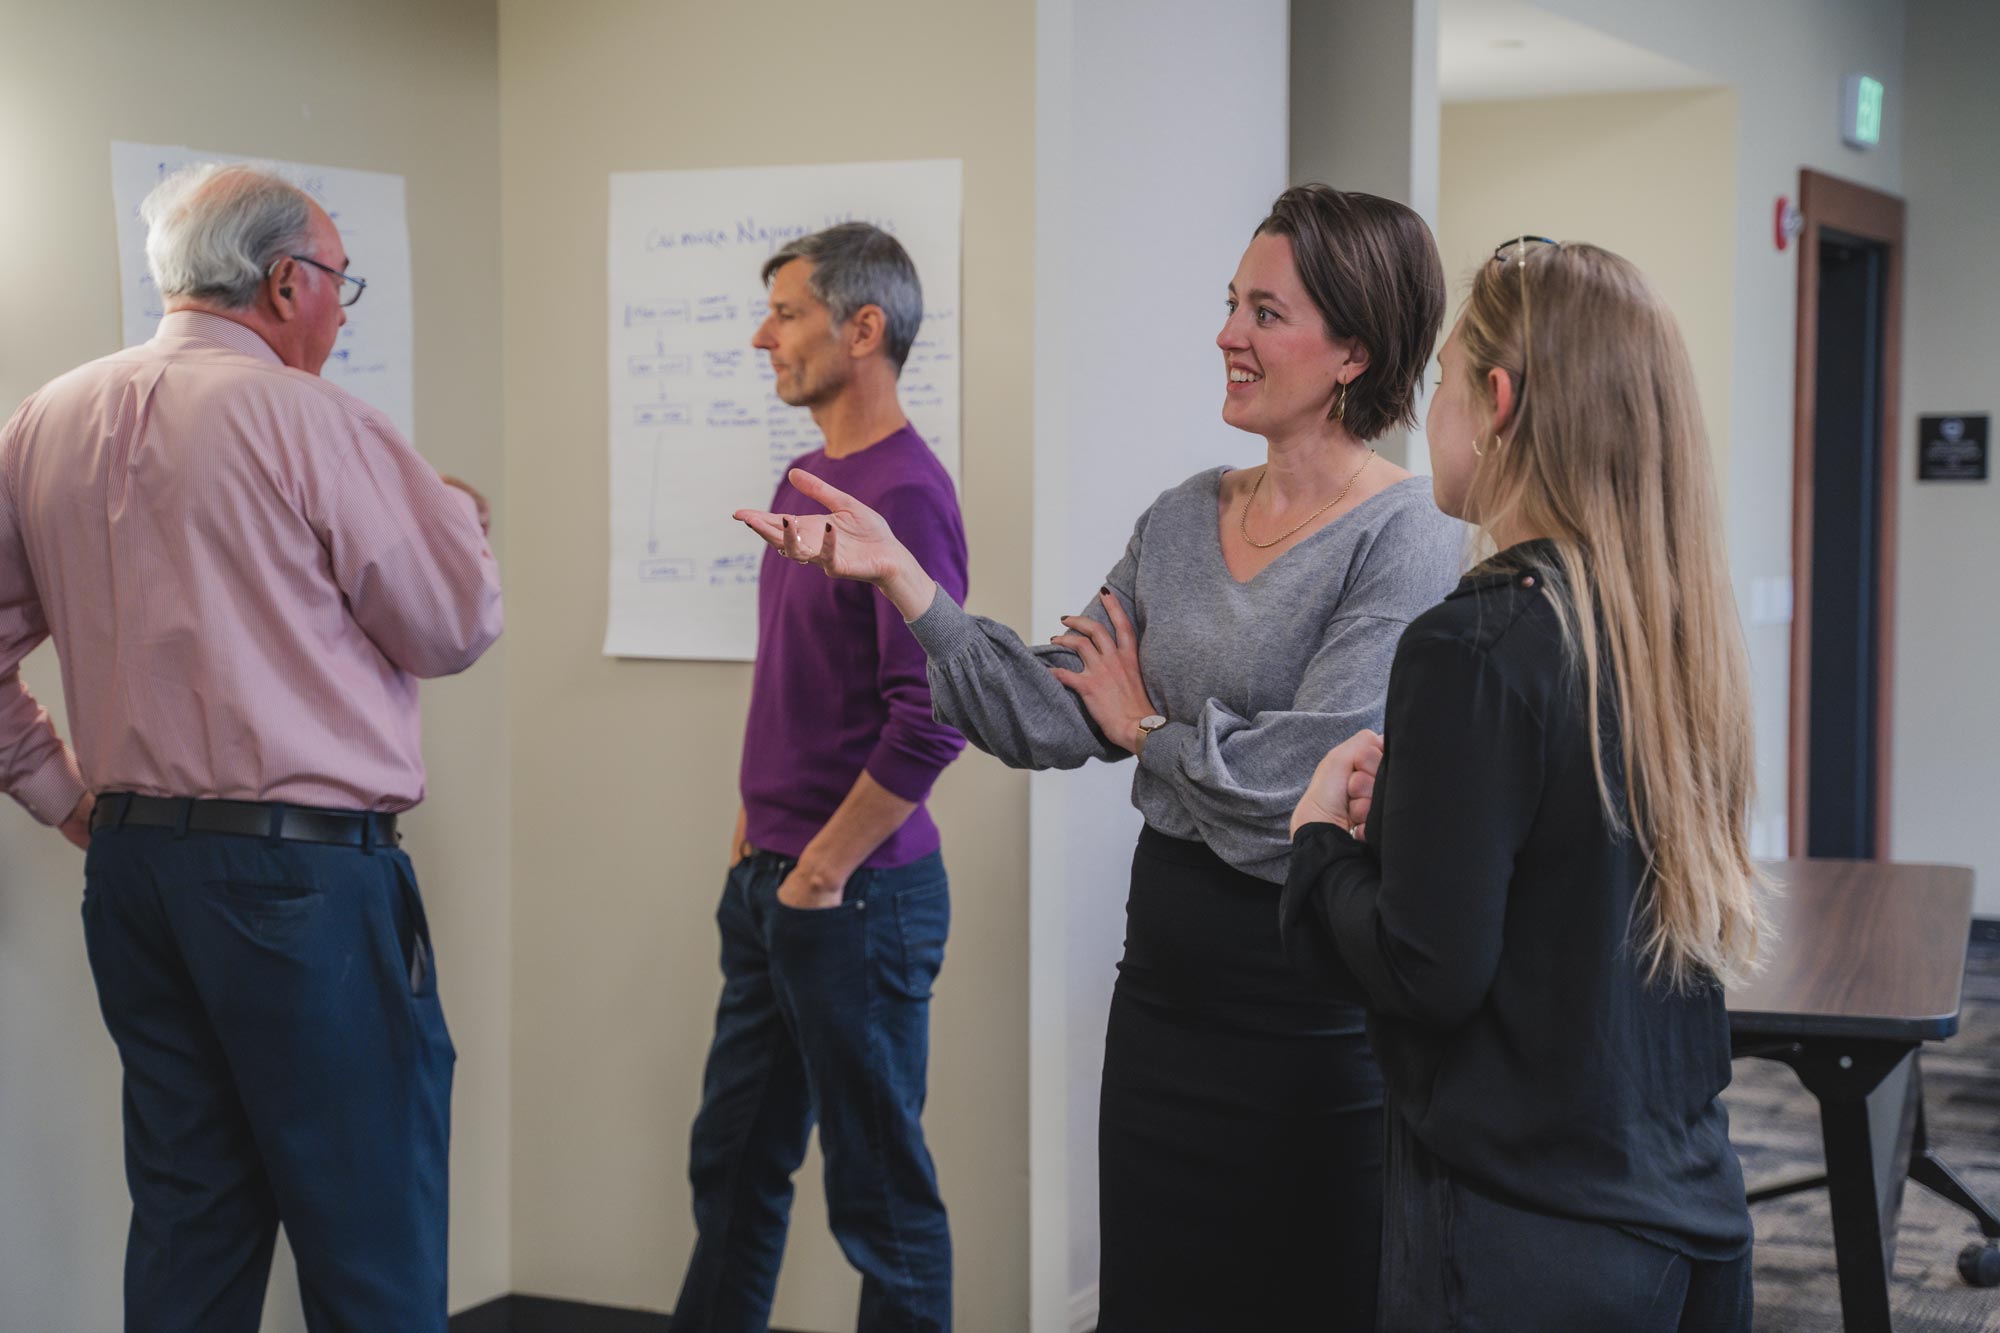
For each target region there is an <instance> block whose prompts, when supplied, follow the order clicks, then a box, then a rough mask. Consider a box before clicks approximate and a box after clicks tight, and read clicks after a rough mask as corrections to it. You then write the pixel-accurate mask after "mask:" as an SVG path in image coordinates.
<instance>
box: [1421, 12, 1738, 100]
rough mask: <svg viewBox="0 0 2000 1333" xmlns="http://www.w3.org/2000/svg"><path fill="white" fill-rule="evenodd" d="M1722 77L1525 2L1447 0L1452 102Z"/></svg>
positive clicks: (1691, 84)
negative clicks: (1706, 72)
mask: <svg viewBox="0 0 2000 1333" xmlns="http://www.w3.org/2000/svg"><path fill="white" fill-rule="evenodd" d="M1720 82H1721V80H1719V79H1716V78H1714V77H1712V76H1710V75H1707V74H1703V73H1701V72H1700V71H1699V70H1695V69H1691V68H1689V67H1688V66H1686V65H1683V64H1680V63H1679V62H1677V61H1673V60H1669V59H1667V58H1666V57H1665V56H1659V55H1654V54H1653V53H1652V52H1651V51H1647V50H1643V49H1642V48H1640V47H1637V46H1633V45H1632V44H1631V43H1629V42H1623V41H1620V40H1619V39H1617V38H1616V37H1611V36H1607V35H1606V34H1604V33H1601V32H1599V31H1597V30H1596V29H1595V28H1590V27H1586V26H1584V25H1583V24H1581V23H1575V22H1572V21H1571V20H1569V19H1565V18H1558V17H1557V16H1556V15H1554V14H1551V13H1548V12H1547V11H1546V10H1542V9H1537V8H1536V7H1535V6H1534V5H1531V4H1527V3H1525V2H1524V0H1441V3H1440V4H1439V6H1438V94H1439V96H1440V97H1441V98H1442V99H1443V100H1444V101H1446V102H1478V101H1490V100H1496V99H1500V98H1510V97H1563V96H1568V95H1571V94H1577V93H1614V92H1615V93H1629V92H1653V91H1658V90H1661V89H1666V88H1702V87H1712V86H1714V85H1716V84H1718V83H1720Z"/></svg>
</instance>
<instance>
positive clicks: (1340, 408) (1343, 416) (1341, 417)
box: [1333, 381, 1347, 421]
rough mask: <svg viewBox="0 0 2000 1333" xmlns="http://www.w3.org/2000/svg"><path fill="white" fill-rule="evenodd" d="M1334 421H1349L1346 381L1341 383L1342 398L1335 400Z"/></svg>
mask: <svg viewBox="0 0 2000 1333" xmlns="http://www.w3.org/2000/svg"><path fill="white" fill-rule="evenodd" d="M1333 419H1334V420H1335V421H1345V420H1347V384H1346V382H1345V381H1342V383H1341V386H1340V396H1339V397H1338V398H1336V399H1334V400H1333Z"/></svg>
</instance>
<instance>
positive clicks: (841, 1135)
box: [673, 852, 951, 1333]
mask: <svg viewBox="0 0 2000 1333" xmlns="http://www.w3.org/2000/svg"><path fill="white" fill-rule="evenodd" d="M793 864H794V863H793V862H792V861H791V860H790V859H789V858H786V857H782V856H777V855H774V854H772V853H768V852H759V853H756V854H753V855H751V856H749V857H746V858H745V859H744V860H742V861H740V862H738V863H737V864H736V866H735V867H734V868H733V869H731V870H730V872H729V879H728V883H727V885H726V886H725V888H724V889H723V894H722V906H721V907H720V909H719V910H718V911H717V912H716V920H717V922H718V924H719V925H720V926H721V928H722V975H723V986H722V1001H721V1004H720V1005H719V1007H718V1009H717V1011H716V1017H715V1042H714V1045H713V1046H711V1047H710V1049H709V1055H708V1069H707V1073H706V1075H705V1076H704V1078H703V1081H702V1100H701V1112H700V1114H699V1115H697V1116H696V1118H695V1123H694V1142H693V1151H692V1154H691V1158H690V1166H689V1177H690V1179H691V1180H692V1181H693V1184H694V1213H695V1225H696V1227H697V1229H698V1231H699V1233H700V1234H699V1237H698V1238H697V1240H696V1242H695V1249H694V1256H693V1258H692V1259H691V1260H689V1263H688V1270H687V1276H686V1278H685V1279H684V1280H683V1281H682V1284H681V1292H680V1299H679V1300H678V1301H676V1302H675V1305H674V1323H673V1327H674V1330H675V1333H762V1331H763V1330H764V1328H765V1327H766V1325H767V1323H768V1321H769V1319H770V1316H771V1296H772V1293H773V1291H774V1290H775V1289H776V1287H777V1283H778V1265H779V1262H780V1260H781V1259H782V1258H783V1256H784V1248H785V1229H786V1225H787V1223H788V1222H789V1220H790V1216H791V1206H792V1175H793V1173H794V1172H796V1171H797V1170H798V1168H799V1164H800V1163H801V1162H802V1161H804V1159H805V1152H806V1139H807V1136H808V1135H809V1134H810V1133H811V1131H812V1127H813V1122H814V1120H815V1119H817V1120H818V1122H819V1137H820V1149H821V1151H822V1152H823V1153H824V1154H825V1156H826V1197H827V1212H828V1214H829V1220H830V1221H831V1223H832V1227H833V1234H834V1238H835V1239H836V1240H837V1241H839V1243H840V1248H841V1251H842V1252H843V1253H844V1254H845V1255H846V1256H847V1260H848V1262H849V1263H851V1264H853V1265H854V1267H855V1268H857V1269H859V1270H860V1272H861V1313H860V1320H859V1322H858V1324H857V1326H856V1327H857V1330H858V1333H889V1331H890V1330H895V1331H896V1333H903V1331H904V1330H908V1333H944V1330H948V1329H950V1327H951V1235H950V1232H949V1230H948V1229H947V1227H946V1225H945V1213H944V1202H943V1200H941V1199H940V1198H939V1197H938V1187H937V1173H936V1171H935V1170H934V1169H933V1167H932V1165H931V1155H930V1151H929V1150H928V1149H927V1148H926V1147H925V1146H924V1133H923V1126H922V1124H921V1122H920V1117H921V1116H922V1114H923V1109H924V1087H925V1071H926V1065H927V1063H928V1059H929V1052H930V994H931V982H932V981H933V980H934V979H935V978H936V976H937V971H938V966H939V964H940V963H942V962H943V960H944V942H945V935H946V933H947V931H948V929H949V927H950V924H951V906H950V897H949V889H948V887H947V884H946V880H945V873H944V862H943V861H942V860H941V859H940V858H939V857H938V855H937V854H935V853H933V854H932V855H930V856H928V857H925V858H924V859H923V860H920V861H916V862H913V863H912V864H910V865H907V866H899V867H896V868H894V869H891V870H863V871H859V872H857V873H856V874H855V876H854V877H853V878H852V879H851V880H849V881H848V884H847V890H846V897H845V899H844V901H842V903H841V904H840V906H838V907H833V908H827V909H825V910H824V911H801V910H799V909H797V908H792V907H786V906H785V905H783V904H782V903H780V902H779V901H778V900H777V892H778V885H779V883H780V882H781V881H782V880H783V879H784V877H785V875H786V874H787V873H789V872H790V870H791V869H792V866H793Z"/></svg>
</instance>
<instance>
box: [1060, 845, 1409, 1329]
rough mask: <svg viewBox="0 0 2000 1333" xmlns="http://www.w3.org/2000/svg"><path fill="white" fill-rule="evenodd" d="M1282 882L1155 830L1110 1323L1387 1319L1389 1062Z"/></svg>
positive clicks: (1118, 1075)
mask: <svg viewBox="0 0 2000 1333" xmlns="http://www.w3.org/2000/svg"><path fill="white" fill-rule="evenodd" d="M1278 893H1279V886H1278V885H1276V884H1271V883H1268V882H1266V881H1264V880H1260V879H1257V878H1256V877H1254V876H1251V875H1246V874H1244V873H1242V872H1241V871H1238V870H1235V869H1233V868H1232V867H1230V866H1229V865H1228V864H1227V863H1225V862H1224V861H1223V860H1222V859H1221V858H1220V857H1218V856H1216V855H1215V853H1214V852H1212V851H1210V850H1209V849H1208V848H1207V847H1206V846H1204V845H1202V844H1201V843H1198V842H1186V841H1182V840H1180V839H1175V838H1169V837H1166V836H1165V835H1163V834H1160V833H1157V832H1155V831H1154V830H1152V829H1151V828H1148V829H1146V830H1145V832H1144V833H1143V834H1142V835H1141V836H1140V839H1139V846H1138V850H1137V852H1136V853H1135V855H1134V857H1133V861H1132V888H1131V897H1130V899H1129V901H1128V902H1127V905H1126V934H1125V958H1124V961H1123V962H1122V963H1120V964H1119V969H1118V982H1117V986H1116V989H1115V990H1114V992H1113V995H1112V1001H1111V1020H1110V1029H1109V1032H1108V1033H1107V1035H1106V1038H1105V1047H1104V1084H1103V1093H1102V1101H1101V1107H1100V1116H1099V1138H1098V1170H1099V1209H1100V1226H1101V1232H1102V1244H1103V1259H1102V1269H1101V1277H1100V1288H1099V1316H1098V1330H1099V1333H1295V1331H1296V1333H1303V1331H1305V1330H1311V1331H1312V1333H1345V1331H1346V1330H1355V1331H1356V1333H1371V1331H1372V1330H1373V1329H1374V1327H1375V1283H1376V1269H1377V1266H1378V1262H1379V1258H1380V1253H1381V1222H1382V1079H1381V1074H1380V1071H1379V1070H1377V1068H1376V1066H1375V1061H1374V1058H1373V1056H1372V1055H1370V1053H1369V1050H1368V1039H1367V1036H1366V1034H1365V1032H1364V1029H1363V1019H1362V1013H1361V1010H1360V1009H1359V1008H1358V1007H1356V1006H1353V1005H1348V1004H1343V1003H1338V1002H1334V1001H1329V1000H1326V999H1323V998H1320V997H1318V996H1315V995H1312V994H1310V993H1309V992H1307V991H1306V989H1305V988H1304V987H1303V986H1301V985H1300V983H1299V982H1298V980H1297V979H1296V978H1295V977H1294V975H1293V973H1292V972H1291V969H1290V968H1289V966H1288V965H1287V963H1286V961H1285V957H1284V952H1283V949H1282V947H1281V945H1280V943H1279V940H1278Z"/></svg>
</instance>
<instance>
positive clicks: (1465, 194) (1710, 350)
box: [1438, 88, 1736, 482]
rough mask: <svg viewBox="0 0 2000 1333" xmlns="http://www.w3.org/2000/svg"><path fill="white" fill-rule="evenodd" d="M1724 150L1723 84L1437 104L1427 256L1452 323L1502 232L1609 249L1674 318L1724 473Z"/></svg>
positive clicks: (1728, 224)
mask: <svg viewBox="0 0 2000 1333" xmlns="http://www.w3.org/2000/svg"><path fill="white" fill-rule="evenodd" d="M1735 142H1736V94H1735V92H1734V91H1733V90H1730V89H1727V88H1714V89H1703V90H1701V91H1698V92H1661V93H1621V94H1615V95H1600V96H1586V97H1552V98H1544V99H1533V100H1521V101H1503V102H1456V103H1452V104H1451V105H1448V106H1446V107H1445V109H1444V131H1443V148H1442V152H1441V153H1440V159H1441V161H1442V164H1443V165H1442V168H1441V171H1440V173H1439V175H1440V186H1439V190H1438V199H1439V207H1438V249H1439V252H1440V253H1441V254H1442V255H1443V257H1444V272H1445V280H1446V281H1447V283H1449V285H1450V289H1451V303H1450V306H1449V309H1450V311H1451V318H1454V319H1455V318H1456V317H1457V311H1458V309H1459V307H1460V305H1461V304H1462V303H1463V301H1464V299H1465V291H1466V287H1467V284H1468V283H1469V282H1470V280H1471V277H1472V273H1473V270H1474V268H1475V267H1476V266H1477V265H1478V264H1480V263H1482V262H1484V261H1487V260H1490V259H1491V258H1492V255H1493V250H1494V247H1495V246H1496V245H1498V244H1499V242H1500V241H1501V240H1502V239H1503V238H1505V237H1507V236H1511V235H1518V234H1520V233H1523V232H1526V233H1528V234H1530V235H1541V236H1553V237H1556V238H1558V239H1561V240H1577V241H1590V242H1593V243H1594V244H1597V245H1601V246H1604V247H1606V248H1607V249H1610V250H1615V251H1617V252H1618V253H1619V254H1621V255H1624V256H1625V257H1626V258H1627V259H1630V260H1631V261H1632V262H1633V263H1635V264H1637V265H1638V266H1639V267H1640V268H1641V269H1643V270H1645V272H1646V274H1647V276H1648V277H1650V278H1651V279H1652V280H1653V282H1654V283H1655V284H1656V285H1657V286H1658V287H1659V289H1660V293H1661V295H1662V296H1664V297H1665V298H1666V300H1667V303H1668V304H1669V305H1670V306H1672V307H1673V311H1674V315H1675V317H1676V318H1678V319H1679V320H1680V324H1681V333H1682V334H1683V336H1684V337H1685V338H1686V339H1687V344H1688V351H1689V353H1690V355H1691V356H1692V357H1693V359H1694V370H1695V378H1696V380H1697V381H1698V383H1699V385H1700V388H1701V403H1702V411H1703V414H1704V416H1705V418H1706V420H1707V423H1708V437H1709V442H1710V446H1711V448H1712V449H1713V450H1714V451H1715V453H1716V457H1717V459H1718V460H1719V461H1720V462H1721V463H1723V464H1724V465H1725V466H1726V461H1727V457H1728V442H1729V392H1730V364H1731V362H1730V352H1731V338H1730V320H1731V318H1732V316H1733V311H1732V309H1731V306H1732V301H1733V295H1732V289H1731V282H1730V273H1731V267H1732V266H1731V264H1730V263H1729V255H1730V248H1731V238H1732V228H1733V226H1734V222H1735V209H1736V155H1735ZM1718 471H1719V472H1721V475H1720V476H1719V477H1718V481H1719V482H1721V481H1726V476H1727V474H1726V471H1722V469H1718Z"/></svg>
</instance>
